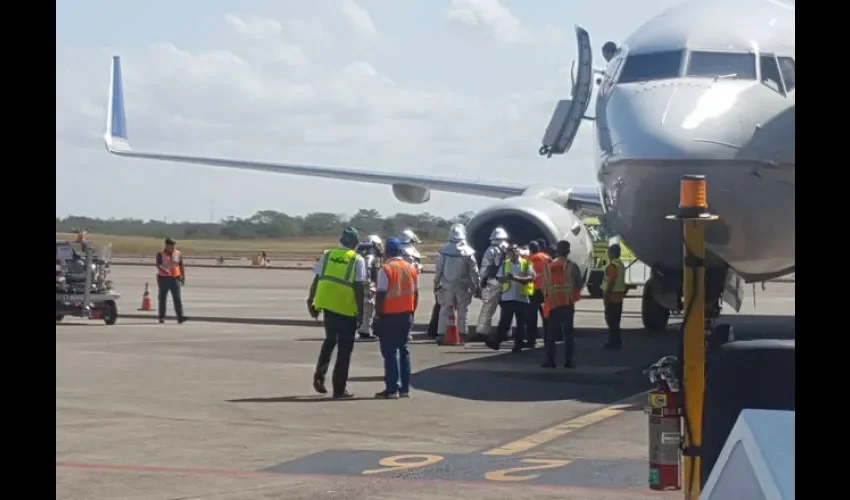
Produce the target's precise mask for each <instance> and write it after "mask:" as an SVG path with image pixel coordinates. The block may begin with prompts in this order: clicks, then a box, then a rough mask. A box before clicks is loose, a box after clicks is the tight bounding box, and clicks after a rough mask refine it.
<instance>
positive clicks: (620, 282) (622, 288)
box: [602, 259, 626, 293]
mask: <svg viewBox="0 0 850 500" xmlns="http://www.w3.org/2000/svg"><path fill="white" fill-rule="evenodd" d="M612 266H613V267H614V269H616V270H617V277H616V278H615V279H614V288H613V289H612V290H611V291H612V292H613V293H626V266H624V265H623V261H622V260H620V259H614V260H612V261H611V263H610V264H608V267H606V268H605V276H603V277H602V290H603V291H605V290H607V289H608V282H609V280H608V270H609V269H611V267H612Z"/></svg>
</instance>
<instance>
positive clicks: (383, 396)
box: [375, 391, 398, 399]
mask: <svg viewBox="0 0 850 500" xmlns="http://www.w3.org/2000/svg"><path fill="white" fill-rule="evenodd" d="M375 399H398V393H397V392H387V391H381V392H379V393H376V394H375Z"/></svg>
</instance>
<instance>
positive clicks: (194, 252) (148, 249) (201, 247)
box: [56, 233, 441, 260]
mask: <svg viewBox="0 0 850 500" xmlns="http://www.w3.org/2000/svg"><path fill="white" fill-rule="evenodd" d="M86 238H87V239H88V240H89V241H91V242H92V243H93V244H94V245H95V246H96V247H100V246H101V245H103V244H106V243H111V244H112V255H114V256H116V257H139V256H152V255H155V254H156V253H157V252H159V251H160V250H162V247H163V240H162V239H161V238H149V237H145V236H114V235H108V234H87V235H86ZM56 239H57V240H74V239H76V235H75V234H70V233H56ZM440 245H441V243H429V242H425V243H423V244H422V245H419V250H420V252H422V253H423V255H424V254H431V253H435V252H436V251H437V249H438V248H439V247H440ZM337 246H339V241H338V240H336V239H333V238H298V239H289V240H183V239H180V240H177V248H178V249H179V250H180V251H181V252H183V255H184V257H185V258H187V259H191V258H199V257H211V258H212V257H224V258H231V259H232V258H239V257H244V258H249V259H250V258H252V257H254V256H255V255H257V254H258V253H260V252H263V251H265V252H266V255H268V257H269V258H270V259H288V260H301V259H306V260H313V259H315V258H316V257H318V256H319V254H321V253H322V251H324V250H327V249H328V248H332V247H337Z"/></svg>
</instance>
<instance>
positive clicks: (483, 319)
mask: <svg viewBox="0 0 850 500" xmlns="http://www.w3.org/2000/svg"><path fill="white" fill-rule="evenodd" d="M507 247H508V232H507V231H505V229H504V228H503V227H501V226H500V227H497V228H496V229H494V230H493V232H492V233H490V246H489V247H488V248H487V250H485V251H484V255H482V256H481V271H480V274H481V283H480V284H479V290H480V293H481V310H480V311H479V312H478V325H477V331H476V335H475V337H474V338H472V339H469V341H470V342H474V341H477V340H479V339H480V340H487V336H488V335H489V334H490V330H492V329H493V316H494V315H495V314H496V307H498V305H499V300H500V297H501V295H502V285H501V284H499V281H498V279H497V278H496V275H497V274H498V272H499V269H501V267H502V262H503V261H504V260H505V249H506V248H507Z"/></svg>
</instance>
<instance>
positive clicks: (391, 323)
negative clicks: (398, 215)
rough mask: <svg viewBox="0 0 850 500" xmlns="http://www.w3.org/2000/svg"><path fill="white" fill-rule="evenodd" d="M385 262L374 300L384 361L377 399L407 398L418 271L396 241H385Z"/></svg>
mask: <svg viewBox="0 0 850 500" xmlns="http://www.w3.org/2000/svg"><path fill="white" fill-rule="evenodd" d="M384 252H385V255H386V256H387V260H386V262H384V264H383V265H382V266H381V269H380V270H379V271H378V283H377V297H376V300H375V325H376V328H375V333H376V334H377V335H378V340H379V341H380V344H381V355H382V356H383V358H384V383H385V385H386V387H385V388H384V390H383V391H381V392H379V393H377V394H375V398H377V399H396V398H399V397H401V398H406V397H409V396H410V348H409V345H408V341H409V336H410V329H411V328H412V327H413V314H414V313H415V312H416V307H417V306H418V305H419V271H418V270H417V267H416V266H415V264H413V263H411V262H409V261H408V260H406V259H405V258H404V255H403V253H404V246H403V245H402V243H401V241H400V240H399V239H398V238H388V239H387V241H386V248H385V250H384Z"/></svg>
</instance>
